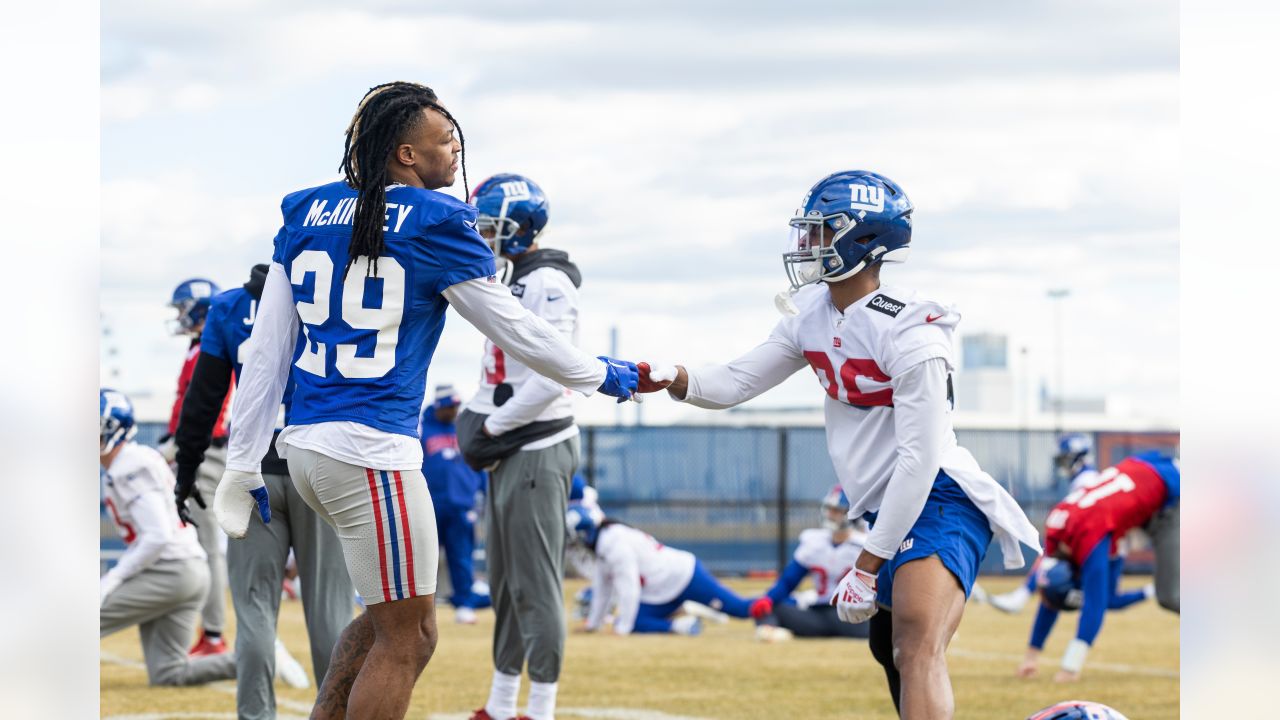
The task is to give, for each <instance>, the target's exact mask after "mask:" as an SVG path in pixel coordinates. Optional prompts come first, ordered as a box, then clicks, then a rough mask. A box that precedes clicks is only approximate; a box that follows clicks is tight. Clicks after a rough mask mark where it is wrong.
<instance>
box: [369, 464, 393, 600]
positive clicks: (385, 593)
mask: <svg viewBox="0 0 1280 720" xmlns="http://www.w3.org/2000/svg"><path fill="white" fill-rule="evenodd" d="M364 472H365V474H366V475H367V476H368V477H369V496H370V497H372V498H373V519H374V520H375V521H376V523H377V526H378V566H379V568H380V569H381V570H382V600H383V602H391V583H390V582H388V581H387V549H386V547H385V544H386V543H385V541H384V540H383V538H384V537H385V536H384V535H383V532H382V503H381V502H379V501H378V485H377V483H376V482H374V480H373V470H372V469H370V468H365V470H364Z"/></svg>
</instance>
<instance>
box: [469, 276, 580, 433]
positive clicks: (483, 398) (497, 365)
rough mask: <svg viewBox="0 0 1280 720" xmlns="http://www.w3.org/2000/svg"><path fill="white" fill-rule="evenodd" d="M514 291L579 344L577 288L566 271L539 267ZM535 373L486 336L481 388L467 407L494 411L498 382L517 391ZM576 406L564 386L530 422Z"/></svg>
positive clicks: (568, 411) (558, 415) (570, 412)
mask: <svg viewBox="0 0 1280 720" xmlns="http://www.w3.org/2000/svg"><path fill="white" fill-rule="evenodd" d="M511 294H512V295H515V296H516V298H517V299H518V300H519V301H520V304H521V305H523V306H525V307H526V308H528V309H529V311H530V312H532V313H533V314H534V315H537V316H538V317H540V318H542V319H543V320H546V321H547V322H549V323H551V325H552V326H554V327H555V328H556V329H557V330H559V331H560V332H561V333H562V334H564V335H565V336H566V337H567V338H568V339H569V341H570V342H572V343H573V344H574V345H577V344H578V288H576V287H574V285H573V281H572V280H570V279H569V276H568V275H566V274H565V273H564V271H562V270H558V269H556V268H554V267H542V268H538V269H537V270H534V271H533V272H531V273H529V274H528V275H525V276H524V277H522V278H520V280H519V282H517V283H515V284H514V285H512V286H511ZM536 377H539V376H538V374H537V373H535V372H533V371H532V370H530V369H529V368H528V366H526V365H524V364H522V363H521V362H520V361H518V360H516V359H515V358H513V357H510V356H509V355H507V354H506V353H504V352H503V351H502V348H500V347H498V346H497V345H495V344H494V343H493V341H492V340H488V339H486V340H485V341H484V359H483V360H482V366H481V372H480V389H479V390H478V391H476V394H475V397H473V398H471V401H470V402H468V403H467V408H468V409H469V410H472V411H473V412H477V413H480V414H482V415H491V414H493V412H494V411H495V410H497V409H498V406H497V405H495V404H494V402H493V392H494V390H495V389H496V388H497V387H498V386H499V385H502V384H504V383H505V384H507V385H510V386H511V389H512V390H514V391H515V394H517V395H518V394H519V393H520V390H521V388H522V387H523V386H524V385H525V383H527V382H528V381H530V380H532V379H533V378H536ZM573 406H574V398H573V393H572V392H571V391H569V390H567V389H563V388H562V389H561V393H560V396H559V397H558V398H556V399H555V400H553V401H552V402H551V404H549V405H547V406H546V408H545V409H543V411H542V412H541V413H540V414H539V415H538V416H537V417H535V418H533V420H531V422H533V421H541V420H558V419H560V418H564V417H569V416H571V415H573Z"/></svg>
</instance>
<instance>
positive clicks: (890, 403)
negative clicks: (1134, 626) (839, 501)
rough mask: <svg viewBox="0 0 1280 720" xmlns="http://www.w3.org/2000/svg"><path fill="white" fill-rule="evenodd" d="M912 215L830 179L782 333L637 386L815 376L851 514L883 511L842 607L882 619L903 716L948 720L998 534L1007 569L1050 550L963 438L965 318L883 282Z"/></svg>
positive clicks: (882, 185) (790, 260)
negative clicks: (957, 334) (958, 382)
mask: <svg viewBox="0 0 1280 720" xmlns="http://www.w3.org/2000/svg"><path fill="white" fill-rule="evenodd" d="M912 210H913V208H912V205H911V202H910V200H908V199H907V196H906V193H904V192H903V191H902V189H901V188H900V187H898V185H896V184H895V183H894V182H893V181H891V180H889V179H888V178H886V177H884V176H883V175H879V174H877V173H874V172H868V171H862V170H854V171H847V172H838V173H835V174H832V175H829V176H828V177H826V178H823V179H822V180H820V181H819V182H818V183H817V184H816V185H814V186H813V188H812V189H811V190H810V191H809V194H808V195H806V196H805V198H804V202H803V203H802V207H801V209H800V210H799V211H797V213H796V215H795V216H794V217H793V218H792V219H791V240H790V246H789V247H788V249H787V252H786V253H785V254H784V255H783V262H784V266H785V268H786V271H787V275H788V276H789V278H790V280H791V289H790V291H789V292H787V293H784V294H781V295H779V296H778V298H777V305H778V307H779V310H781V311H782V312H783V314H784V316H785V317H784V318H783V319H782V321H781V322H779V323H778V325H777V326H776V327H775V328H774V330H773V333H772V334H770V336H769V338H768V339H767V340H765V342H764V343H763V344H761V345H759V346H758V347H756V348H755V349H753V350H751V351H749V352H747V353H746V354H745V355H743V356H741V357H739V358H738V359H736V360H733V361H731V362H729V363H728V364H725V365H715V366H711V367H704V368H698V369H694V370H689V369H687V368H685V367H683V366H677V367H675V368H650V367H649V366H648V365H644V366H642V367H641V385H640V390H641V391H642V392H646V391H654V390H657V389H661V388H663V387H666V388H667V390H668V391H669V393H670V394H671V396H672V397H673V398H675V399H676V400H680V401H684V402H688V403H690V404H692V405H696V406H699V407H704V408H713V409H718V408H727V407H732V406H734V405H738V404H740V403H743V402H746V401H747V400H750V399H751V398H754V397H756V396H757V395H759V394H760V393H763V392H764V391H766V390H768V389H769V388H772V387H774V386H775V385H777V384H779V383H781V382H782V381H783V380H785V379H786V378H788V377H789V376H791V375H792V374H794V373H795V372H797V371H799V370H800V369H801V368H804V367H805V366H808V367H810V368H812V370H813V371H814V373H816V375H817V378H818V382H819V384H820V385H821V386H822V389H823V390H824V391H825V392H826V395H827V398H826V401H825V406H826V407H825V409H826V427H827V448H828V452H829V453H830V455H831V460H832V462H833V464H834V465H835V470H836V475H837V476H838V477H839V479H840V485H841V487H842V488H843V489H844V491H845V494H846V495H847V496H848V498H849V502H850V504H851V509H850V511H849V513H850V517H860V516H862V515H863V514H864V513H869V514H871V515H873V516H874V520H873V524H872V526H871V532H870V534H869V535H868V536H867V541H866V545H865V547H864V548H863V550H862V552H861V554H860V555H859V556H858V559H857V562H856V563H855V566H854V568H853V570H851V571H850V572H849V574H848V575H846V576H845V577H844V579H842V580H841V581H840V583H839V585H838V586H837V588H836V592H835V596H834V597H833V599H832V601H833V602H834V603H835V604H836V606H837V609H838V612H839V615H840V618H841V619H843V620H845V621H846V622H854V623H856V622H863V621H865V620H868V619H872V620H873V622H872V627H871V638H870V643H869V644H870V645H871V649H872V654H873V655H874V656H875V657H876V659H877V660H878V661H879V662H880V663H881V664H882V665H883V666H884V668H885V673H886V675H887V676H888V679H889V684H890V692H891V693H892V694H893V699H894V702H895V704H899V708H900V713H901V715H902V717H904V718H931V719H936V718H950V717H952V715H953V713H954V707H955V699H954V696H953V695H952V691H951V682H950V678H949V677H948V674H947V662H946V657H945V655H944V652H945V649H946V647H947V644H948V643H949V642H950V640H951V637H952V636H953V635H954V634H955V630H956V627H957V626H958V625H959V624H960V618H961V615H962V614H963V613H964V605H965V599H966V597H967V595H968V593H969V591H970V588H972V586H973V582H974V577H975V576H976V574H977V572H978V566H979V564H980V563H981V561H982V559H983V557H984V556H985V554H986V549H987V546H988V544H989V543H990V542H991V539H992V536H993V535H994V537H995V539H996V540H997V541H999V543H1000V546H1001V550H1002V552H1003V555H1004V561H1005V567H1007V568H1019V567H1022V566H1023V564H1024V563H1023V557H1022V551H1021V548H1020V547H1019V543H1020V542H1021V543H1022V544H1025V545H1027V546H1029V547H1031V548H1033V549H1034V550H1035V551H1037V552H1039V550H1040V543H1039V540H1038V537H1037V533H1036V530H1035V528H1034V527H1033V526H1032V525H1031V523H1030V522H1029V521H1028V520H1027V518H1026V516H1025V515H1024V514H1023V512H1022V509H1021V508H1020V507H1019V506H1018V504H1017V502H1015V501H1014V499H1013V498H1012V497H1011V496H1010V495H1009V494H1008V493H1007V492H1005V490H1004V489H1003V488H1001V487H1000V485H999V484H998V483H997V482H996V481H995V480H994V479H993V478H992V477H991V476H990V475H988V474H987V473H985V472H983V471H982V469H981V468H980V467H978V463H977V462H976V461H975V460H974V459H973V456H972V455H971V454H969V452H968V451H967V450H965V449H964V448H962V447H960V446H959V445H958V444H957V443H956V437H955V431H954V430H953V428H952V424H951V411H952V406H953V397H952V389H951V388H952V385H951V371H952V368H953V361H952V354H951V353H952V351H951V335H952V333H953V332H954V330H955V327H956V324H957V323H958V322H959V320H960V314H959V313H958V312H957V311H956V310H955V309H954V308H953V307H951V306H950V305H946V304H943V303H940V302H937V301H934V300H931V299H929V298H927V297H925V296H923V295H920V294H918V293H916V292H914V291H912V290H908V289H906V288H901V287H892V286H881V284H880V268H881V267H882V266H883V264H884V263H886V262H902V261H903V260H904V259H905V258H906V254H907V252H908V245H909V243H910V241H911V213H912ZM869 519H870V518H869ZM877 609H881V610H883V611H886V612H881V613H880V614H879V615H877V614H876V611H877ZM887 611H892V612H891V613H890V612H887ZM890 618H892V619H890Z"/></svg>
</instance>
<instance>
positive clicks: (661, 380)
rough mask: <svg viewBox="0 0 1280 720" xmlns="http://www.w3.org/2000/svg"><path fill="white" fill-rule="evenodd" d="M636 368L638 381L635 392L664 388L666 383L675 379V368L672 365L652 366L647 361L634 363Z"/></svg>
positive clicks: (655, 390)
mask: <svg viewBox="0 0 1280 720" xmlns="http://www.w3.org/2000/svg"><path fill="white" fill-rule="evenodd" d="M636 369H638V370H639V371H640V383H639V385H637V386H636V392H637V393H651V392H658V391H659V390H665V389H666V388H667V386H668V385H670V384H671V383H672V382H674V381H675V379H676V368H675V366H674V365H668V366H665V367H664V366H661V365H659V366H657V367H654V366H652V365H650V364H649V363H644V362H642V363H636Z"/></svg>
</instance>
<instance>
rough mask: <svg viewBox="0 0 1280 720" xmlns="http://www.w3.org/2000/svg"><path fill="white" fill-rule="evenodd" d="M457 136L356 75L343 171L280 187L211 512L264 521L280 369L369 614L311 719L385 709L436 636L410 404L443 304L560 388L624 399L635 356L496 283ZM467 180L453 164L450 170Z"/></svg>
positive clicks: (415, 104)
mask: <svg viewBox="0 0 1280 720" xmlns="http://www.w3.org/2000/svg"><path fill="white" fill-rule="evenodd" d="M461 152H462V132H461V130H460V129H459V128H458V126H457V123H456V122H455V121H454V120H453V116H452V115H450V114H449V112H448V110H446V109H445V108H444V106H443V105H442V104H441V103H440V102H439V100H438V99H437V98H436V94H435V93H434V92H433V91H432V90H431V89H430V88H428V87H426V86H423V85H419V84H416V83H407V82H394V83H387V84H384V85H379V86H377V87H374V88H372V89H371V90H370V91H369V92H368V93H366V94H365V96H364V98H363V99H362V100H361V101H360V105H359V107H358V109H357V110H356V113H355V116H354V117H353V118H352V120H351V124H350V125H349V126H348V128H347V133H346V149H345V152H344V155H343V160H342V168H343V171H344V173H345V175H346V179H345V181H339V182H334V183H329V184H327V185H321V186H319V187H314V188H308V189H305V190H301V191H298V192H296V193H293V194H291V195H288V196H287V197H285V199H284V202H283V203H282V206H281V210H282V212H283V215H284V226H283V227H282V228H281V229H280V232H279V233H278V234H277V235H276V239H275V253H274V255H273V257H272V263H271V270H270V272H269V273H268V275H267V282H266V286H265V288H264V289H263V291H262V301H261V303H260V304H259V307H258V316H257V319H256V321H255V322H254V327H253V335H252V337H251V338H250V341H249V342H250V347H251V351H250V353H249V356H248V358H247V359H246V362H245V364H244V376H243V377H242V378H241V380H240V384H239V392H238V393H237V397H236V402H235V409H234V411H233V418H232V423H231V427H232V435H231V443H230V447H229V454H228V462H227V473H226V475H225V476H224V477H223V479H222V482H221V484H220V485H219V487H218V494H217V497H216V498H215V499H214V510H215V511H216V513H217V515H218V522H219V523H220V524H221V525H222V527H223V528H224V529H225V530H226V531H227V533H228V534H229V535H231V536H232V537H236V538H238V537H243V536H244V534H245V531H246V530H247V528H248V525H249V522H250V519H251V517H250V516H251V514H252V513H253V510H254V508H255V507H256V508H257V510H258V515H259V516H260V517H261V518H262V520H263V521H264V522H266V521H269V520H270V517H271V515H270V508H269V503H268V500H267V490H266V488H264V487H263V480H262V477H261V475H260V473H259V465H260V463H261V461H262V457H263V455H265V454H266V451H267V447H268V445H269V444H270V442H271V435H272V428H273V426H274V424H275V418H276V414H277V409H278V407H279V405H280V398H281V396H282V394H283V392H284V387H285V381H286V379H292V380H293V383H294V386H295V389H294V393H293V402H292V404H291V405H290V408H289V417H288V418H286V422H285V428H284V431H283V432H281V433H280V436H279V438H278V440H277V450H278V452H279V454H280V455H281V456H283V457H284V458H285V459H286V461H287V462H288V465H289V474H290V476H291V477H292V478H293V483H294V486H295V487H296V489H297V490H298V494H299V495H301V496H302V498H303V500H305V501H306V503H307V505H308V506H310V507H311V508H312V509H313V510H315V511H316V512H317V513H319V514H320V516H321V517H322V518H324V519H325V520H326V521H327V522H328V523H330V524H331V525H333V526H334V527H335V528H336V529H337V530H338V535H339V538H340V539H341V541H342V549H343V556H344V558H345V560H346V565H347V571H348V573H349V574H350V575H351V579H352V581H353V583H354V584H355V587H356V591H357V592H358V593H360V595H361V597H363V598H364V602H365V604H366V606H367V608H368V610H367V611H366V612H365V613H363V614H362V615H360V616H359V617H357V618H356V619H355V620H354V621H352V623H351V624H350V625H348V626H347V629H346V630H345V631H343V635H342V637H341V639H339V641H338V645H337V647H336V648H335V649H334V653H333V657H332V659H331V662H330V665H329V672H328V675H327V676H326V677H325V680H324V683H323V685H322V686H321V688H320V694H319V697H318V698H317V699H316V705H315V708H314V710H313V711H312V717H313V718H335V717H336V718H341V717H344V716H345V717H351V718H357V719H358V720H366V719H369V720H375V719H377V720H381V719H383V718H401V717H403V716H404V714H405V711H406V709H407V708H408V706H409V698H410V694H411V693H412V691H413V686H414V683H415V682H416V680H417V678H418V676H419V675H420V674H421V673H422V670H423V668H424V667H426V664H427V662H428V660H430V658H431V654H432V652H433V651H434V650H435V644H436V637H437V635H436V621H435V590H436V562H437V558H438V547H437V540H436V528H435V514H434V511H433V510H432V506H431V496H430V494H429V493H428V491H427V484H426V480H425V479H424V478H423V476H422V445H421V444H420V443H419V439H418V412H419V410H420V409H421V406H422V400H423V395H424V388H425V386H426V373H427V367H428V365H429V364H430V361H431V357H432V354H433V353H434V351H435V347H436V343H437V342H438V341H439V339H440V332H441V330H442V329H443V326H444V317H445V310H446V309H447V308H448V307H449V306H452V307H453V308H454V309H455V310H456V311H458V314H460V315H461V316H462V317H463V318H465V319H466V320H467V321H468V322H470V323H471V324H472V325H475V326H476V327H477V328H478V329H479V330H480V331H481V332H483V333H484V334H485V335H486V336H488V337H489V338H491V339H493V340H494V341H495V342H496V343H498V344H499V345H501V346H502V347H503V348H504V349H505V350H506V351H507V353H508V354H510V355H511V356H512V357H515V358H517V359H519V360H520V361H521V362H523V363H525V364H527V365H529V366H530V367H532V368H534V369H535V370H536V371H537V372H542V373H546V374H547V375H549V376H551V377H553V378H554V379H555V380H556V382H558V383H561V384H562V385H564V386H565V387H567V388H570V389H572V390H576V391H578V392H582V393H583V394H590V393H592V392H595V391H596V390H597V389H599V390H600V391H601V392H603V393H604V394H607V395H612V396H616V397H618V398H620V399H625V398H627V397H629V396H630V395H631V393H632V392H634V390H635V386H636V371H635V366H634V365H631V364H630V363H622V362H618V361H609V360H606V361H602V360H599V359H596V358H594V357H591V356H589V355H586V354H584V353H582V352H581V351H579V350H578V349H577V348H575V347H573V346H572V345H570V344H569V343H567V342H565V341H564V340H563V338H562V336H561V335H560V334H559V333H558V332H557V331H556V330H555V329H554V328H552V327H551V326H550V325H548V324H546V323H545V322H543V321H541V320H539V319H538V318H537V317H535V316H533V315H532V314H530V313H529V311H528V310H526V309H524V308H523V307H521V305H520V303H519V302H517V301H516V299H515V298H514V297H512V296H511V293H510V291H508V290H507V288H506V287H505V286H504V285H502V284H501V283H499V282H498V281H497V278H496V277H495V267H494V261H493V252H492V251H491V250H490V249H489V247H488V245H486V244H485V242H484V240H483V239H481V237H480V236H479V234H477V233H476V230H475V223H476V209H475V208H474V207H473V206H471V205H468V204H466V203H464V202H461V201H459V200H456V199H454V198H452V197H450V196H448V195H445V194H442V193H438V192H435V188H442V187H447V186H449V185H452V184H453V180H454V174H455V173H456V172H457V170H458V166H459V155H460V153H461ZM463 180H464V185H465V171H464V177H463Z"/></svg>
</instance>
